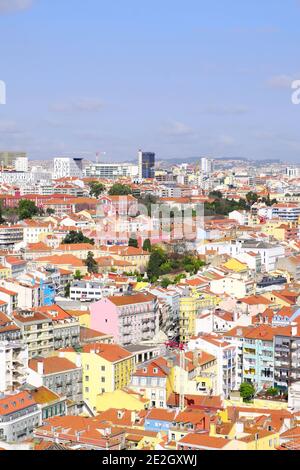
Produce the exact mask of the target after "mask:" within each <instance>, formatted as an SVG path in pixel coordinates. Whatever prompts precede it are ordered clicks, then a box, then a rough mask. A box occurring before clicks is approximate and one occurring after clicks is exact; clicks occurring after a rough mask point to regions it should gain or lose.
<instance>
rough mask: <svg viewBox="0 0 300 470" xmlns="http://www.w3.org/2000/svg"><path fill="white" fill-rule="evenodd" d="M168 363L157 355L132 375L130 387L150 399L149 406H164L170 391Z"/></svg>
mask: <svg viewBox="0 0 300 470" xmlns="http://www.w3.org/2000/svg"><path fill="white" fill-rule="evenodd" d="M169 375H170V364H169V363H168V361H167V360H166V359H164V358H163V357H158V358H156V359H153V360H151V361H150V362H148V363H146V364H143V365H142V366H140V367H138V369H137V370H136V371H135V372H134V373H133V375H132V381H131V384H130V388H131V389H132V390H134V391H135V392H137V393H140V394H141V395H143V396H144V397H145V398H147V399H148V400H149V401H150V406H151V408H155V407H156V408H166V407H167V400H168V398H169V396H170V394H171V393H172V383H171V379H170V376H169Z"/></svg>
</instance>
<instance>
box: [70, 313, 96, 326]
mask: <svg viewBox="0 0 300 470" xmlns="http://www.w3.org/2000/svg"><path fill="white" fill-rule="evenodd" d="M67 312H68V313H69V314H70V315H71V316H72V317H75V318H77V320H78V321H79V324H80V326H83V327H84V328H91V314H90V312H89V311H88V310H67Z"/></svg>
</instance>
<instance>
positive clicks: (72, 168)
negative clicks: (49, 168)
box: [53, 158, 83, 179]
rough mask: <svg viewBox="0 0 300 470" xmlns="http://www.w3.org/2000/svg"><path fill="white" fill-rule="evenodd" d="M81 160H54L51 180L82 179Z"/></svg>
mask: <svg viewBox="0 0 300 470" xmlns="http://www.w3.org/2000/svg"><path fill="white" fill-rule="evenodd" d="M82 176H83V171H82V158H54V168H53V178H54V179H61V178H71V177H74V178H82Z"/></svg>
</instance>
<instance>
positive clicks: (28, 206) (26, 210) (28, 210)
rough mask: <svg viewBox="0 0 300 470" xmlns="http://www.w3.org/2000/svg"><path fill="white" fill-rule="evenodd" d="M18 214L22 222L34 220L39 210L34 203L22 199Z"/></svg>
mask: <svg viewBox="0 0 300 470" xmlns="http://www.w3.org/2000/svg"><path fill="white" fill-rule="evenodd" d="M17 212H18V216H19V219H20V220H24V219H32V217H34V216H36V215H38V213H39V209H38V208H37V207H36V205H35V203H34V202H33V201H30V200H27V199H21V201H20V202H19V205H18V211H17Z"/></svg>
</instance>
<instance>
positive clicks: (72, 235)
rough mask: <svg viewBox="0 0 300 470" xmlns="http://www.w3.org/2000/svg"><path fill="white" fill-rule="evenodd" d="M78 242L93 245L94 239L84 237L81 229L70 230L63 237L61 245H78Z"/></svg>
mask: <svg viewBox="0 0 300 470" xmlns="http://www.w3.org/2000/svg"><path fill="white" fill-rule="evenodd" d="M79 243H89V244H90V245H95V240H93V239H92V238H88V237H85V236H84V235H83V233H82V232H81V231H79V232H77V231H76V230H71V231H70V232H69V233H68V235H67V236H66V237H65V238H64V239H63V241H62V244H63V245H72V244H75V245H78V244H79Z"/></svg>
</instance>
